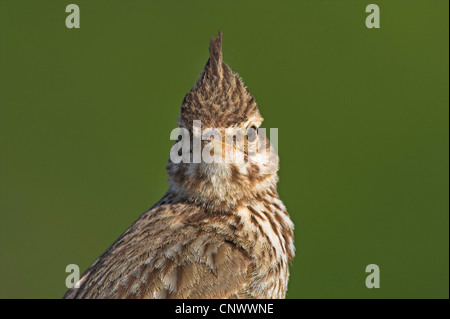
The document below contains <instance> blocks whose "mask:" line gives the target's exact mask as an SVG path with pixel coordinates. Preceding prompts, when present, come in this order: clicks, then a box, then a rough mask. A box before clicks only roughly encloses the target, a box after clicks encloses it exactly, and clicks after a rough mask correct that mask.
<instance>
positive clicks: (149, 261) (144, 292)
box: [66, 201, 254, 298]
mask: <svg viewBox="0 0 450 319" xmlns="http://www.w3.org/2000/svg"><path fill="white" fill-rule="evenodd" d="M232 215H233V214H232V213H231V212H211V211H207V210H205V209H203V208H201V207H199V206H197V205H194V204H189V203H170V202H169V203H165V202H164V201H163V202H160V203H158V204H157V205H155V206H154V207H152V208H151V209H150V210H148V211H147V212H146V213H144V214H143V215H142V216H141V217H140V218H139V219H138V220H137V221H136V222H135V223H134V224H133V225H132V226H130V227H129V228H128V229H127V230H126V231H125V232H124V233H123V234H122V235H121V236H120V237H119V238H118V239H117V240H116V241H115V242H114V244H113V245H112V246H111V247H110V248H109V249H108V250H107V251H106V252H105V253H104V254H103V255H102V256H100V257H99V258H98V259H97V261H96V262H95V263H94V264H93V265H92V266H91V267H90V268H89V269H88V270H87V271H86V272H85V274H84V275H83V276H82V278H81V280H80V283H79V285H80V288H78V289H77V288H72V289H71V290H69V292H68V293H67V294H66V297H67V298H71V297H72V298H205V297H210V298H226V297H228V298H229V297H249V296H250V295H249V293H248V292H247V290H248V289H247V288H246V287H247V285H248V284H249V278H250V276H251V275H252V273H253V271H254V269H253V267H254V266H253V263H252V260H251V256H250V254H249V252H248V251H246V249H245V247H242V246H240V245H239V243H238V242H235V241H233V232H232V231H233V229H232V228H230V227H229V223H228V220H229V219H230V218H232V217H231V216H232ZM250 297H251V296H250Z"/></svg>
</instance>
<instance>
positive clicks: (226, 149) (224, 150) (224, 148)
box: [209, 138, 238, 158]
mask: <svg viewBox="0 0 450 319" xmlns="http://www.w3.org/2000/svg"><path fill="white" fill-rule="evenodd" d="M209 141H210V142H211V143H213V147H212V149H213V150H214V152H219V154H220V155H221V156H222V157H223V158H225V157H228V158H233V154H235V153H236V152H237V151H238V149H237V148H236V147H234V145H232V144H229V143H226V142H223V141H221V140H219V139H215V138H210V139H209Z"/></svg>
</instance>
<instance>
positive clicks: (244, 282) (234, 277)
mask: <svg viewBox="0 0 450 319" xmlns="http://www.w3.org/2000/svg"><path fill="white" fill-rule="evenodd" d="M209 52H210V58H209V60H208V62H207V63H206V66H205V68H204V69H203V71H202V72H201V74H200V76H199V78H198V80H197V82H196V83H195V85H194V87H193V88H192V90H191V91H190V92H189V93H188V94H187V95H186V97H185V98H184V101H183V104H182V106H181V114H180V116H179V121H178V125H179V127H181V128H185V129H187V130H188V131H189V132H190V133H191V134H192V132H193V121H194V120H200V121H201V124H202V125H203V126H204V127H214V128H217V129H219V130H223V129H225V128H231V129H232V130H237V129H244V130H247V129H248V128H258V127H259V126H260V125H261V123H262V121H263V119H262V117H261V115H260V113H259V110H258V106H257V105H256V102H255V100H254V98H253V96H252V95H251V94H250V92H249V91H248V90H247V88H246V87H245V86H244V84H243V82H242V80H241V79H240V78H239V76H238V74H237V73H236V72H234V71H233V70H231V69H230V67H229V66H228V65H227V64H226V63H225V62H223V60H222V33H221V32H220V31H219V34H218V36H217V37H216V38H213V39H211V43H210V49H209ZM249 138H250V137H249V134H246V137H245V145H247V146H248V145H249ZM264 139H265V137H264ZM208 141H211V139H209V140H208ZM219 145H221V146H224V147H225V146H228V147H229V145H227V144H226V143H222V142H220V141H219ZM268 145H270V142H268ZM200 147H201V148H204V147H205V141H203V142H202V143H201V145H200ZM231 148H232V149H233V150H235V151H237V152H242V153H244V154H245V159H247V161H244V162H240V163H235V162H226V163H206V162H205V161H203V160H202V161H201V162H200V163H193V161H192V148H191V150H190V151H191V154H190V156H191V157H190V159H191V161H190V163H184V162H180V163H174V162H173V161H172V160H169V163H168V164H167V172H168V175H169V182H170V187H169V190H168V191H167V193H166V194H165V195H164V197H163V198H161V200H160V201H159V202H158V203H156V204H155V205H154V206H153V207H152V208H150V209H149V210H148V211H147V212H146V213H144V214H143V215H142V216H141V217H140V218H139V219H138V220H137V221H136V222H135V223H134V224H133V225H132V226H130V227H129V228H128V229H127V230H126V231H125V233H123V234H122V235H121V236H120V237H119V239H117V240H116V242H114V244H113V245H112V246H111V247H110V248H109V249H108V250H107V251H106V252H105V253H103V255H102V256H100V257H99V258H98V259H97V260H96V261H95V262H94V264H93V265H92V266H91V267H89V269H88V270H87V271H86V272H85V273H84V274H83V276H82V278H81V279H80V281H79V282H78V285H79V288H71V289H69V290H68V291H67V293H66V294H65V296H64V298H284V297H285V295H286V290H287V283H288V277H289V269H288V265H289V263H290V262H291V260H292V258H293V255H294V244H293V223H292V221H291V219H290V218H289V215H288V213H287V211H286V208H285V207H284V205H283V203H282V202H281V200H280V199H279V197H278V193H277V189H276V184H277V182H278V176H277V170H278V156H277V155H276V154H275V153H273V152H269V153H267V154H263V155H259V156H256V157H255V160H253V161H249V160H248V147H247V148H239V147H237V146H236V145H234V143H233V146H232V147H231ZM216 149H217V147H216Z"/></svg>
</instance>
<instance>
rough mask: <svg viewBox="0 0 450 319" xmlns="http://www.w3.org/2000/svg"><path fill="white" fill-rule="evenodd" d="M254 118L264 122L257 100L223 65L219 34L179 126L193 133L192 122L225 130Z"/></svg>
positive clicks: (189, 95) (212, 43) (210, 47)
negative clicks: (196, 121)
mask: <svg viewBox="0 0 450 319" xmlns="http://www.w3.org/2000/svg"><path fill="white" fill-rule="evenodd" d="M253 117H257V118H259V119H260V120H259V122H262V118H261V117H260V114H259V111H258V106H257V105H256V102H255V99H254V98H253V96H252V95H251V93H250V92H249V91H248V89H247V88H246V87H245V86H244V83H243V81H242V80H241V78H240V77H239V75H238V74H237V73H236V72H234V71H233V70H232V69H231V68H230V67H229V66H228V65H227V64H226V63H225V62H224V61H223V53H222V31H219V33H218V34H217V36H216V37H215V38H212V39H211V41H210V45H209V59H208V62H207V63H206V65H205V67H204V68H203V71H202V72H201V73H200V76H199V77H198V79H197V82H196V83H195V85H194V87H193V88H192V89H191V91H190V92H189V93H188V94H186V96H185V98H184V100H183V104H182V105H181V115H180V119H179V125H180V126H182V127H186V128H188V129H191V128H192V123H193V121H194V120H200V121H201V122H202V126H203V127H211V128H212V127H214V128H220V127H222V128H223V127H231V126H239V124H241V123H245V122H247V121H248V120H249V119H250V118H253Z"/></svg>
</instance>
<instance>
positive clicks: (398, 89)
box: [0, 0, 449, 298]
mask: <svg viewBox="0 0 450 319" xmlns="http://www.w3.org/2000/svg"><path fill="white" fill-rule="evenodd" d="M373 2H375V3H377V4H378V5H379V6H380V10H381V29H377V30H375V29H367V28H366V26H365V18H366V16H367V14H366V13H365V7H366V5H367V4H369V3H373ZM69 3H71V2H67V1H56V0H55V1H21V2H19V1H12V0H11V1H4V0H1V1H0V152H1V153H0V297H2V298H15V297H18V298H60V297H62V295H63V294H64V292H65V291H66V287H65V278H66V276H67V274H66V273H65V267H66V265H68V264H72V263H74V264H78V265H79V266H80V268H81V271H84V270H85V269H86V268H87V267H88V266H89V265H90V264H91V263H92V262H93V261H94V260H95V259H96V258H97V257H98V256H99V255H100V254H101V253H102V252H103V251H104V250H105V249H106V248H107V247H108V246H109V245H110V244H111V243H112V242H113V241H114V240H115V239H116V238H117V237H118V236H119V235H120V234H121V233H122V232H123V231H124V230H125V229H126V228H127V227H128V226H129V225H130V224H131V223H132V222H133V221H134V220H135V219H136V218H138V216H140V214H141V213H143V212H144V211H145V210H146V209H147V208H149V207H150V206H151V205H153V204H154V203H155V202H156V201H157V200H158V199H159V198H160V197H161V196H162V195H163V194H164V192H165V191H166V189H167V187H168V183H167V176H166V173H165V165H166V162H167V160H168V157H169V150H170V147H171V146H172V143H173V142H172V141H170V140H169V134H170V131H171V130H172V129H173V128H174V127H175V126H176V122H177V116H178V113H179V108H180V104H181V101H182V99H183V97H184V95H185V94H186V93H187V92H188V91H189V90H190V88H191V87H192V85H193V84H194V82H195V80H196V78H197V76H198V74H199V73H200V71H201V70H202V68H203V66H204V64H205V62H206V60H207V58H208V45H209V39H210V38H211V37H212V36H215V35H216V34H217V30H218V29H222V30H223V32H224V58H225V60H226V61H227V62H228V64H229V65H230V66H231V67H232V68H233V69H235V70H236V71H238V72H239V73H240V74H241V75H242V77H243V78H244V80H245V82H246V84H247V85H248V87H249V89H250V91H251V92H252V93H253V95H254V96H255V98H256V101H257V102H258V104H259V107H260V110H261V113H262V115H263V116H264V118H265V119H266V120H265V122H264V127H267V128H269V127H277V128H279V154H280V157H281V170H280V183H279V193H280V195H281V198H282V200H283V201H284V202H285V204H286V206H287V207H288V210H289V212H290V214H291V216H292V219H293V220H294V222H295V225H296V229H295V236H296V247H297V255H296V258H295V260H294V263H293V265H292V267H291V280H290V283H289V291H288V298H448V297H449V290H448V289H449V242H448V240H449V211H448V208H449V207H448V191H449V190H448V188H449V187H448V186H449V184H448V176H449V175H448V174H449V171H448V168H449V166H448V164H449V161H448V160H449V159H448V155H449V149H448V128H449V126H448V124H449V123H448V102H449V94H448V86H449V80H448V75H449V74H448V73H449V72H448V70H449V69H448V68H449V64H448V54H449V50H448V49H449V42H448V35H449V34H448V33H449V32H448V21H449V19H448V18H449V16H448V9H449V8H448V6H449V4H448V1H425V0H423V1H392V0H389V1H387V0H385V1H378V0H377V1H332V0H329V1H313V0H310V1H261V0H258V1H256V0H254V1H237V0H236V1H146V2H145V1H76V2H75V3H76V4H78V5H79V6H80V9H81V28H80V29H67V28H66V26H65V18H66V16H67V13H65V7H66V5H67V4H69ZM371 263H375V264H377V265H379V266H380V269H381V288H380V289H367V288H366V286H365V278H366V276H367V274H366V273H365V267H366V265H368V264H371Z"/></svg>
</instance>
